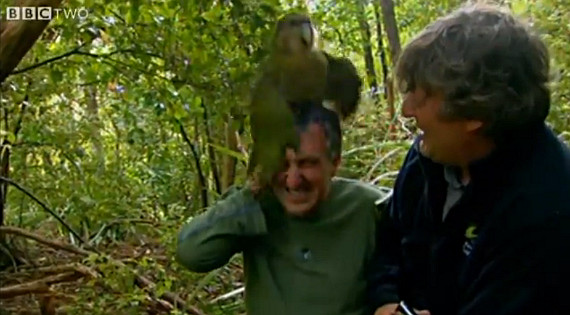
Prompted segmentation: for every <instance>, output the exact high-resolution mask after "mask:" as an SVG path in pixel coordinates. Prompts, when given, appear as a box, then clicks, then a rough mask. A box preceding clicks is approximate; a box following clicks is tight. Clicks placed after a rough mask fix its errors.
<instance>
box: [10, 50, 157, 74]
mask: <svg viewBox="0 0 570 315" xmlns="http://www.w3.org/2000/svg"><path fill="white" fill-rule="evenodd" d="M84 46H85V44H83V45H80V46H78V47H75V48H74V49H72V50H70V51H68V52H66V53H63V54H61V55H59V56H55V57H52V58H49V59H46V60H44V61H41V62H38V63H36V64H34V65H31V66H29V67H26V68H23V69H18V70H14V71H12V73H10V74H9V75H14V74H20V73H23V72H26V71H30V70H33V69H36V68H39V67H41V66H45V65H47V64H49V63H52V62H55V61H58V60H61V59H63V58H66V57H69V56H72V55H82V56H88V57H93V58H108V57H111V56H113V55H116V54H122V53H136V52H137V51H136V50H134V49H130V48H129V49H117V50H115V51H112V52H109V53H106V54H93V53H90V52H85V51H81V50H80V49H81V48H83V47H84ZM144 54H145V55H149V56H152V57H157V58H162V57H161V56H159V55H157V54H153V53H148V52H145V53H144Z"/></svg>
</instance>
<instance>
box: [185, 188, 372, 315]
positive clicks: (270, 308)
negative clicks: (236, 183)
mask: <svg viewBox="0 0 570 315" xmlns="http://www.w3.org/2000/svg"><path fill="white" fill-rule="evenodd" d="M381 197H382V192H381V191H380V190H378V189H376V188H375V187H373V186H370V185H367V184H364V183H362V182H358V181H354V180H349V179H342V178H335V179H333V182H332V184H331V190H330V194H329V197H328V199H327V200H326V201H324V202H322V203H321V205H320V206H319V209H318V210H317V214H316V215H315V216H314V217H311V218H310V219H307V218H305V219H300V218H294V217H291V216H287V215H286V213H285V212H284V210H283V208H282V207H281V205H280V204H279V202H278V201H277V200H276V199H275V198H274V197H267V198H263V199H261V200H263V201H261V202H258V201H256V200H255V199H253V197H252V195H251V192H250V191H249V190H247V189H241V190H237V191H235V192H232V193H230V194H228V195H227V196H226V197H225V198H223V199H222V200H220V201H218V202H217V203H216V204H215V205H214V206H213V207H212V208H210V209H209V210H208V211H207V212H205V213H204V214H202V215H200V216H197V217H195V218H193V219H192V220H191V221H190V222H189V223H188V224H187V225H186V226H184V227H183V228H182V230H181V232H180V234H179V239H178V248H177V259H178V261H179V262H180V263H181V264H182V265H184V266H185V267H186V268H188V269H190V270H192V271H195V272H207V271H210V270H213V269H215V268H219V267H221V266H223V265H224V264H226V263H227V262H228V261H229V259H230V258H231V257H232V256H233V255H234V254H235V253H237V252H243V256H244V273H245V278H246V279H245V286H246V290H245V303H246V309H247V312H248V315H281V314H283V315H303V314H310V315H362V314H364V313H365V308H366V305H365V295H366V293H365V289H366V278H365V270H366V268H367V265H368V263H369V261H370V259H371V256H372V252H373V249H374V246H375V241H376V240H375V237H374V236H375V229H376V222H377V219H378V215H377V211H376V207H375V201H376V200H378V199H379V198H381Z"/></svg>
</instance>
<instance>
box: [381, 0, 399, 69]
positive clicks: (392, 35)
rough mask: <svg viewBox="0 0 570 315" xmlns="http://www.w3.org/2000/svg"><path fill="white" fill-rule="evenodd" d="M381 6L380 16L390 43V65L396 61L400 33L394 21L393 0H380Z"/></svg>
mask: <svg viewBox="0 0 570 315" xmlns="http://www.w3.org/2000/svg"><path fill="white" fill-rule="evenodd" d="M380 6H381V7H382V17H383V19H384V28H385V29H386V35H388V43H389V44H390V57H391V59H392V65H395V64H396V62H397V61H398V56H399V55H400V51H401V50H402V48H401V45H400V35H399V33H398V24H397V23H396V14H395V13H394V2H393V1H392V0H380Z"/></svg>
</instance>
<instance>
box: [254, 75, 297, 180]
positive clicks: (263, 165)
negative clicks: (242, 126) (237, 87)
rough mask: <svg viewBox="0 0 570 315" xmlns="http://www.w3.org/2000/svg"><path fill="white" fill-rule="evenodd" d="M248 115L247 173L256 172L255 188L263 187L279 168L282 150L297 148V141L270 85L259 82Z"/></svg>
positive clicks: (290, 117)
mask: <svg viewBox="0 0 570 315" xmlns="http://www.w3.org/2000/svg"><path fill="white" fill-rule="evenodd" d="M250 111H251V112H250V114H251V116H250V125H251V134H252V139H253V150H252V153H251V159H250V164H249V167H248V173H249V174H252V173H253V172H254V171H259V173H258V175H259V178H258V179H259V181H260V183H259V184H260V185H262V186H263V185H266V184H268V183H269V182H270V180H271V177H272V176H273V174H275V172H277V171H279V169H280V168H281V166H282V165H283V161H284V157H285V149H286V148H287V147H288V146H292V147H297V146H298V142H299V139H298V135H297V133H296V131H295V126H294V117H293V112H292V111H291V110H290V108H289V105H288V104H287V102H286V101H285V99H284V98H283V97H282V95H281V94H280V92H279V91H278V90H277V88H276V87H275V86H274V85H273V84H271V83H270V82H259V84H258V85H257V86H256V89H255V90H254V92H253V96H252V101H251V108H250Z"/></svg>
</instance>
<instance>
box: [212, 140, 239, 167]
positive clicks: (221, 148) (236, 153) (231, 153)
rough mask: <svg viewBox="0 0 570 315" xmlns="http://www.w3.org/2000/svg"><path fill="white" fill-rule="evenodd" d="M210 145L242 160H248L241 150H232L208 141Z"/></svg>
mask: <svg viewBox="0 0 570 315" xmlns="http://www.w3.org/2000/svg"><path fill="white" fill-rule="evenodd" d="M208 145H210V146H212V147H213V148H214V149H216V150H218V151H219V152H221V153H223V154H226V155H229V156H231V157H234V158H236V159H238V160H240V161H243V162H247V157H246V156H245V155H243V154H242V153H240V152H236V151H232V150H230V149H228V148H226V147H222V146H219V145H216V144H213V143H208Z"/></svg>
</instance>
